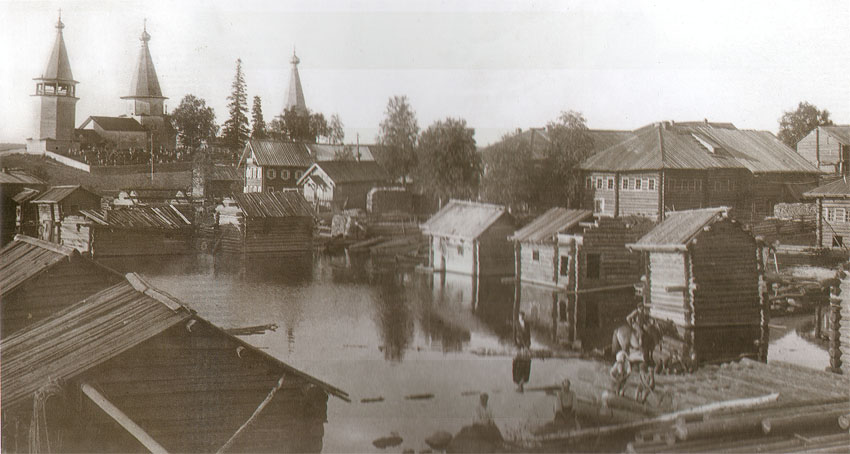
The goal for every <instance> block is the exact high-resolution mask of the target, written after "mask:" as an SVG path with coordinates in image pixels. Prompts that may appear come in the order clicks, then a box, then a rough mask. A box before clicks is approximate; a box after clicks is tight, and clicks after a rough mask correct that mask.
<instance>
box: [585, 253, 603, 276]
mask: <svg viewBox="0 0 850 454" xmlns="http://www.w3.org/2000/svg"><path fill="white" fill-rule="evenodd" d="M601 259H602V257H601V256H600V254H587V259H586V262H587V263H585V265H586V267H585V270H584V273H585V277H587V278H588V279H599V271H600V267H601V266H600V265H602V260H601Z"/></svg>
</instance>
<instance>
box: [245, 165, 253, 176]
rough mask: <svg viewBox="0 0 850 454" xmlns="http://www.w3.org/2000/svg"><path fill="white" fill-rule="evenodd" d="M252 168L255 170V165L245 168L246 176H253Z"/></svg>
mask: <svg viewBox="0 0 850 454" xmlns="http://www.w3.org/2000/svg"><path fill="white" fill-rule="evenodd" d="M251 170H253V167H249V168H247V169H245V178H251Z"/></svg>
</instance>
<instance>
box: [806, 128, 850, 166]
mask: <svg viewBox="0 0 850 454" xmlns="http://www.w3.org/2000/svg"><path fill="white" fill-rule="evenodd" d="M797 153H799V154H800V155H801V156H802V157H804V158H806V160H807V161H809V162H810V163H812V164H814V165H815V166H817V168H819V169H820V170H822V171H824V172H826V173H834V174H841V175H846V174H847V172H848V171H850V169H848V167H850V125H843V126H818V127H817V128H815V129H813V130H812V131H811V132H810V133H808V134H807V135H806V137H803V138H802V139H800V141H799V142H797Z"/></svg>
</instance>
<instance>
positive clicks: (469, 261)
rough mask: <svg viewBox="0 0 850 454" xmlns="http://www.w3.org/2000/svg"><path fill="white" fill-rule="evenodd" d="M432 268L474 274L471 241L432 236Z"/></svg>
mask: <svg viewBox="0 0 850 454" xmlns="http://www.w3.org/2000/svg"><path fill="white" fill-rule="evenodd" d="M431 247H432V248H433V254H434V269H435V270H439V271H450V272H453V273H463V274H474V273H475V267H474V264H475V261H474V259H473V253H474V248H473V242H472V241H471V240H465V239H461V238H446V237H439V236H435V237H432V240H431Z"/></svg>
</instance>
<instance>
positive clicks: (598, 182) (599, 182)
mask: <svg viewBox="0 0 850 454" xmlns="http://www.w3.org/2000/svg"><path fill="white" fill-rule="evenodd" d="M602 184H603V182H602V178H600V177H597V178H596V189H602Z"/></svg>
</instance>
